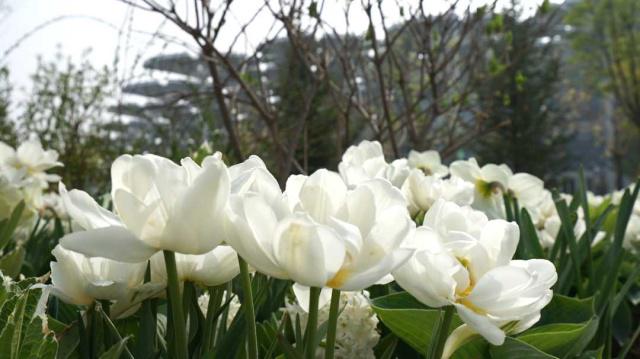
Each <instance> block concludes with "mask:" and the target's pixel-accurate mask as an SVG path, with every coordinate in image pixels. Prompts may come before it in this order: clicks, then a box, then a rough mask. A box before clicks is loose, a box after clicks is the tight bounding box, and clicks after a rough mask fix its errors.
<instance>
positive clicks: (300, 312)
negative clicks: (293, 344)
mask: <svg viewBox="0 0 640 359" xmlns="http://www.w3.org/2000/svg"><path fill="white" fill-rule="evenodd" d="M339 308H340V309H339V311H340V316H339V317H338V325H337V330H336V342H335V357H336V358H338V359H349V358H363V359H367V358H372V359H373V358H375V354H374V352H373V348H374V347H375V346H376V344H377V343H378V340H379V339H380V334H379V333H378V331H377V330H376V328H377V326H378V322H379V320H378V317H377V316H376V314H375V313H374V312H373V309H372V308H371V305H370V304H369V293H368V292H367V291H361V292H342V293H340V304H339ZM283 310H284V311H285V312H286V313H287V314H288V315H289V317H290V318H292V319H293V320H295V318H296V317H299V318H300V323H301V326H302V327H303V328H304V326H305V325H306V324H307V319H308V316H309V315H308V313H307V309H306V308H303V306H302V305H301V303H298V301H287V302H286V303H285V307H284V308H283ZM318 318H319V319H318V320H319V322H320V323H322V322H325V321H327V320H328V318H329V305H328V304H325V305H323V306H322V307H321V308H320V309H319V311H318ZM316 357H317V358H324V348H323V347H322V346H321V347H320V348H318V350H317V351H316Z"/></svg>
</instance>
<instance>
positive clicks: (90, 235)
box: [59, 155, 229, 263]
mask: <svg viewBox="0 0 640 359" xmlns="http://www.w3.org/2000/svg"><path fill="white" fill-rule="evenodd" d="M206 162H207V163H205V164H204V165H203V166H202V167H200V166H198V165H197V164H195V163H194V162H193V161H192V160H191V159H190V158H186V159H184V160H182V166H179V165H177V164H175V163H173V162H172V161H170V160H168V159H166V158H162V157H158V156H154V155H143V156H130V155H124V156H120V157H119V158H118V159H116V161H115V162H114V163H113V165H112V167H111V181H112V198H113V204H114V207H115V212H116V214H114V213H111V212H109V211H107V210H106V209H104V208H101V207H100V206H99V205H98V204H97V203H96V202H95V201H94V200H93V199H92V198H91V197H90V196H89V195H88V194H86V193H85V192H82V191H77V190H74V191H71V192H67V191H66V190H65V188H64V186H62V185H61V186H60V191H59V192H60V195H61V196H62V198H63V202H64V203H65V207H66V209H67V212H68V213H69V216H70V217H71V218H72V219H73V220H74V222H76V223H77V224H78V225H80V226H81V227H82V228H84V229H85V231H81V232H75V233H72V234H69V235H67V236H65V237H64V238H62V240H61V244H62V245H63V246H64V247H65V248H68V249H71V250H74V251H77V252H80V253H83V254H85V255H88V256H91V257H96V256H99V257H105V258H110V259H114V260H119V261H124V262H132V263H136V262H142V261H145V260H147V259H149V258H150V257H151V256H152V255H153V254H154V253H156V252H157V251H160V250H168V251H173V252H176V253H182V254H205V253H207V252H209V251H211V250H212V249H213V248H215V247H216V246H217V245H218V244H220V242H221V241H222V235H221V234H219V233H220V232H221V229H222V223H221V222H222V221H221V217H222V213H223V210H224V208H225V206H226V203H227V198H228V195H229V176H228V173H227V168H226V166H225V165H224V163H222V161H221V160H219V159H216V158H215V157H210V158H209V159H208V160H207V161H206Z"/></svg>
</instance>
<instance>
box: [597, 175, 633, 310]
mask: <svg viewBox="0 0 640 359" xmlns="http://www.w3.org/2000/svg"><path fill="white" fill-rule="evenodd" d="M639 190H640V180H639V181H638V182H636V185H635V188H634V190H633V192H630V191H629V190H628V189H627V190H626V191H625V193H624V195H623V196H622V200H621V201H620V207H619V209H618V218H617V219H616V225H615V232H614V237H613V243H612V244H611V246H610V247H609V250H608V251H607V253H606V255H605V258H604V260H603V261H602V264H601V265H600V268H599V269H600V270H599V271H598V272H599V273H601V274H600V276H599V277H598V278H597V280H598V282H597V284H598V285H597V287H598V288H599V289H600V293H599V295H598V297H597V298H596V310H597V314H598V315H600V316H602V314H603V312H604V310H605V308H606V306H607V304H608V300H609V295H610V293H611V291H612V290H613V289H614V287H615V284H616V283H617V282H618V272H619V270H620V264H621V262H622V261H621V260H620V258H621V257H622V243H623V241H624V235H625V232H626V229H627V225H628V223H629V219H630V218H631V213H632V211H633V207H634V205H635V202H636V199H637V198H638V191H639Z"/></svg>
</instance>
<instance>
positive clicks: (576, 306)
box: [537, 294, 594, 326]
mask: <svg viewBox="0 0 640 359" xmlns="http://www.w3.org/2000/svg"><path fill="white" fill-rule="evenodd" d="M593 314H594V307H593V298H585V299H578V298H571V297H566V296H563V295H559V294H556V295H554V296H553V299H552V300H551V302H550V303H549V304H547V306H546V307H544V309H542V312H541V318H540V321H539V322H538V323H537V326H542V325H547V324H556V323H584V322H587V321H589V320H591V318H592V317H593Z"/></svg>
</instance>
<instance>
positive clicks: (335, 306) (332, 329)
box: [324, 289, 340, 359]
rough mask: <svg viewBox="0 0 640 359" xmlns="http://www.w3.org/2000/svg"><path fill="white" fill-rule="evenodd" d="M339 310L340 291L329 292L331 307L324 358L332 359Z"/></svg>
mask: <svg viewBox="0 0 640 359" xmlns="http://www.w3.org/2000/svg"><path fill="white" fill-rule="evenodd" d="M339 310H340V290H338V289H334V290H332V291H331V305H330V307H329V326H328V327H327V345H326V346H325V348H324V358H325V359H333V352H334V350H335V347H336V330H337V328H338V314H339V313H338V312H339Z"/></svg>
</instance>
